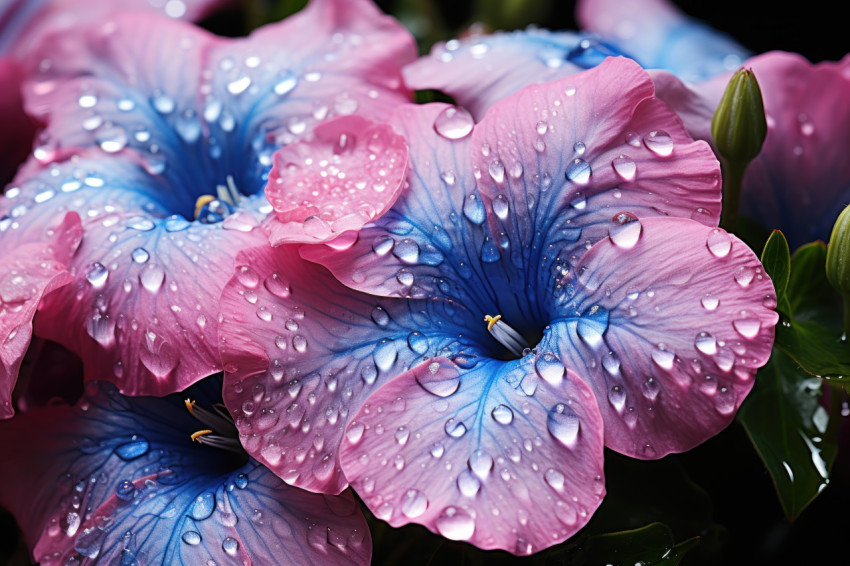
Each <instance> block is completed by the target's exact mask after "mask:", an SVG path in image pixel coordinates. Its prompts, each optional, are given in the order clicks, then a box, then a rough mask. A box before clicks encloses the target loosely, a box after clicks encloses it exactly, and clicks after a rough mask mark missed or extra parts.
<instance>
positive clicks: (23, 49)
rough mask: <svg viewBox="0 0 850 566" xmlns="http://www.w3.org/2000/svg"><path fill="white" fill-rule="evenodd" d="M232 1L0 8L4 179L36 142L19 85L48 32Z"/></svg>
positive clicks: (40, 3)
mask: <svg viewBox="0 0 850 566" xmlns="http://www.w3.org/2000/svg"><path fill="white" fill-rule="evenodd" d="M232 3H233V1H232V0H122V1H120V2H116V1H114V0H10V1H8V2H4V5H3V6H2V7H0V80H2V84H3V88H2V89H0V115H2V116H3V131H2V132H0V183H2V184H4V185H5V184H6V183H7V182H9V181H10V180H11V179H12V177H13V176H14V173H15V170H16V169H17V167H18V166H19V165H20V164H21V163H22V162H23V161H24V159H25V158H26V156H27V154H28V153H29V151H30V147H31V145H32V139H33V134H34V133H35V127H36V124H35V122H34V121H33V120H32V119H31V118H30V117H28V116H27V115H26V114H25V113H24V110H23V105H22V102H21V95H20V87H21V83H22V81H23V80H24V79H25V77H26V75H28V74H29V73H30V72H32V71H33V70H34V67H35V65H37V62H36V61H33V60H32V58H31V55H32V52H33V51H35V50H37V49H38V47H39V46H40V45H41V44H42V43H43V42H44V40H45V39H46V37H47V36H48V35H49V34H51V33H55V32H57V31H60V30H71V29H75V28H79V27H80V26H83V25H85V24H87V23H89V22H92V21H95V20H97V19H99V18H102V17H105V16H107V15H109V14H114V13H117V12H120V11H135V10H148V11H158V12H162V13H164V14H166V15H168V16H170V17H172V18H179V19H189V20H197V19H200V18H202V17H204V16H206V15H208V14H210V13H212V12H213V11H215V10H216V9H218V8H221V7H223V6H224V5H227V4H232Z"/></svg>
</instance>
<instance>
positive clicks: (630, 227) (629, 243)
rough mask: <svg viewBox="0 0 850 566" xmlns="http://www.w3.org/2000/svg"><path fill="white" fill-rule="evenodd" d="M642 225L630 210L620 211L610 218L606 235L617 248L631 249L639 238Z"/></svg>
mask: <svg viewBox="0 0 850 566" xmlns="http://www.w3.org/2000/svg"><path fill="white" fill-rule="evenodd" d="M642 232H643V226H642V225H641V223H640V220H638V219H637V217H636V216H635V215H634V214H632V213H631V212H620V213H619V214H616V215H615V216H614V218H612V219H611V224H610V225H609V226H608V237H609V238H610V239H611V242H613V244H614V245H615V246H617V247H618V248H624V249H631V248H633V247H634V246H635V245H636V244H637V243H638V240H639V239H640V235H641V233H642Z"/></svg>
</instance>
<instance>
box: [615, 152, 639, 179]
mask: <svg viewBox="0 0 850 566" xmlns="http://www.w3.org/2000/svg"><path fill="white" fill-rule="evenodd" d="M611 167H612V168H613V169H614V172H615V173H616V174H617V175H618V176H619V177H620V178H621V179H623V180H624V181H632V180H634V178H635V175H636V174H637V164H635V160H634V159H632V158H631V157H629V156H627V155H618V156H617V157H615V158H614V159H613V160H612V161H611Z"/></svg>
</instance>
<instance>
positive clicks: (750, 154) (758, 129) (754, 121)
mask: <svg viewBox="0 0 850 566" xmlns="http://www.w3.org/2000/svg"><path fill="white" fill-rule="evenodd" d="M711 135H712V137H713V138H714V142H715V144H716V145H717V149H718V151H719V152H720V155H721V156H723V157H724V158H725V159H727V160H728V161H730V162H735V163H739V164H744V165H746V164H748V163H749V162H750V161H752V160H753V159H754V158H755V157H756V156H757V155H758V154H759V152H760V151H761V147H762V145H763V144H764V138H765V137H766V136H767V120H766V118H765V115H764V102H763V100H762V96H761V89H760V88H759V83H758V81H757V80H756V77H755V75H754V74H753V71H752V70H751V69H740V70H738V71H737V72H736V73H735V74H734V75H732V78H731V79H730V80H729V84H728V85H726V91H725V92H724V93H723V97H722V98H721V99H720V103H719V104H718V105H717V110H715V112H714V117H713V118H712V120H711Z"/></svg>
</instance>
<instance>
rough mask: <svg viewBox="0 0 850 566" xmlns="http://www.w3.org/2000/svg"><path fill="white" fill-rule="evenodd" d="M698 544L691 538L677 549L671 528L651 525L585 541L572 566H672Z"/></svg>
mask: <svg viewBox="0 0 850 566" xmlns="http://www.w3.org/2000/svg"><path fill="white" fill-rule="evenodd" d="M698 543H699V537H694V538H691V539H688V540H686V541H684V542H683V543H681V544H678V545H677V544H675V541H674V539H673V532H672V531H671V530H670V527H668V526H667V525H664V524H662V523H651V524H649V525H646V526H645V527H642V528H639V529H634V530H631V531H624V532H620V533H609V534H604V535H597V536H593V537H590V538H588V539H587V541H586V542H585V543H584V545H583V548H582V549H581V550H580V551H578V552H576V554H575V555H574V556H573V560H572V564H573V565H574V566H584V565H587V566H590V565H595V564H612V565H623V566H626V565H628V566H632V565H633V564H642V565H644V566H675V565H676V564H678V563H679V561H680V560H681V559H682V558H683V557H684V555H685V553H686V552H687V551H688V550H690V549H692V548H693V547H694V546H696V545H697V544H698Z"/></svg>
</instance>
